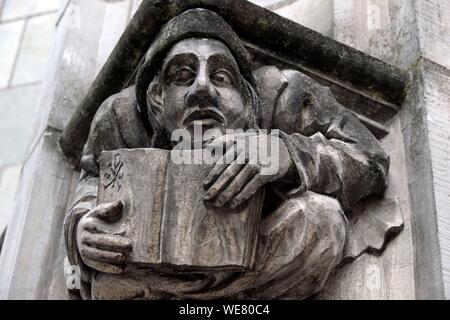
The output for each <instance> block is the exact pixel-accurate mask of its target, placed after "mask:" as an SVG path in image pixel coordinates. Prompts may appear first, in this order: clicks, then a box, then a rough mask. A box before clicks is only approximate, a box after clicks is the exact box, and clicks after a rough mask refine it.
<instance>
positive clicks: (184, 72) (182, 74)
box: [173, 67, 195, 84]
mask: <svg viewBox="0 0 450 320" xmlns="http://www.w3.org/2000/svg"><path fill="white" fill-rule="evenodd" d="M194 79H195V71H194V70H192V69H191V68H189V67H182V68H180V69H178V70H176V71H175V73H174V75H173V81H174V82H175V83H177V84H190V83H192V82H193V81H194Z"/></svg>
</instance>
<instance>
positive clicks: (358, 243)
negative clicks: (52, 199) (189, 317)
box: [64, 9, 403, 299]
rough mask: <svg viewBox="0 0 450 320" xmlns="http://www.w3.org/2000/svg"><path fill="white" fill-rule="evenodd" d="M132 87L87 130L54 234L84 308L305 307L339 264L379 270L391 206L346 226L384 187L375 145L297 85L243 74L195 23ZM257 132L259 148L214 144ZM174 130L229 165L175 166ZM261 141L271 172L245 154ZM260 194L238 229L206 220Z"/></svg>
mask: <svg viewBox="0 0 450 320" xmlns="http://www.w3.org/2000/svg"><path fill="white" fill-rule="evenodd" d="M194 36H195V37H194ZM219 40H220V41H219ZM135 79H136V80H135V81H136V84H135V88H134V87H130V88H127V89H125V90H123V91H121V92H120V93H119V94H116V95H113V96H111V97H110V98H108V99H107V100H106V101H105V102H104V103H103V104H102V106H101V107H100V109H99V110H98V112H97V113H96V115H95V118H94V121H93V123H92V126H91V131H90V134H89V139H88V141H87V143H86V145H85V147H84V152H83V157H82V159H81V168H82V174H81V176H80V182H79V184H78V188H77V191H76V193H75V202H74V204H73V205H72V206H71V207H70V209H69V212H68V214H67V217H66V219H65V224H64V227H65V228H64V231H65V236H66V241H67V249H68V257H69V261H70V263H71V264H72V265H76V266H77V267H78V268H79V269H80V270H81V280H82V288H81V290H80V293H81V295H82V297H83V298H95V299H108V298H117V299H132V298H146V299H160V298H167V297H173V298H193V299H202V298H203V299H204V298H207V299H213V298H225V297H227V298H230V297H231V298H233V297H234V298H298V299H300V298H307V297H310V296H311V295H313V294H315V293H317V292H319V291H320V290H321V289H322V288H323V286H324V284H325V282H326V281H327V279H328V277H329V274H330V272H331V271H332V270H333V269H334V268H335V267H336V266H337V265H338V264H340V263H341V264H343V263H347V262H349V261H350V260H352V259H355V258H357V257H359V256H360V255H361V254H363V253H365V252H372V253H377V254H381V253H382V251H383V249H384V248H385V247H386V243H387V240H388V239H389V238H390V237H391V236H392V235H395V234H397V233H398V232H399V231H400V230H401V228H402V226H403V220H402V218H401V216H400V214H399V213H400V211H399V210H398V209H397V208H398V202H397V199H393V200H392V201H386V204H385V205H382V204H378V206H377V205H374V206H369V207H367V210H362V209H361V210H357V204H359V203H360V202H361V201H362V200H365V199H367V198H370V197H379V196H381V195H382V194H383V192H384V190H385V188H386V184H387V180H386V179H387V175H388V170H389V158H388V157H387V155H386V153H385V152H384V151H383V149H382V148H381V146H380V144H379V142H378V141H377V140H376V139H375V137H374V136H373V135H372V134H371V133H370V132H369V131H368V129H367V128H365V127H364V126H363V125H362V124H361V122H360V121H359V120H358V119H357V117H355V116H354V115H353V114H352V113H351V112H350V111H348V110H346V109H344V108H343V107H342V106H341V105H340V104H339V103H338V102H337V101H336V100H335V98H334V97H333V95H332V94H331V91H330V90H329V89H328V88H326V87H323V86H320V85H319V84H318V83H316V82H315V81H314V80H312V79H311V78H309V77H307V76H306V75H304V74H302V73H301V72H299V71H297V70H280V69H278V68H277V67H275V66H265V67H261V68H260V69H258V70H256V71H255V72H252V56H251V55H250V54H249V52H248V51H247V50H246V48H245V46H244V44H243V43H242V41H241V40H240V39H239V37H238V36H237V35H236V34H235V33H234V31H233V30H232V29H231V27H230V25H228V24H227V23H226V22H225V21H224V20H223V19H222V18H221V17H220V16H219V15H217V13H214V12H213V11H210V10H205V9H193V10H188V11H185V12H183V13H181V14H180V15H178V16H176V17H175V18H173V19H171V20H170V21H169V22H168V23H167V24H166V25H165V26H164V27H163V28H162V30H161V32H160V33H159V34H158V36H157V37H156V38H155V40H154V42H153V43H152V44H151V46H150V48H149V49H148V52H147V54H146V55H145V60H144V61H143V63H142V64H141V65H140V66H139V69H138V71H137V75H136V77H135ZM94 87H95V84H94ZM260 96H261V97H262V99H261V100H260V98H259V97H260ZM259 102H261V103H259ZM259 128H260V129H269V130H272V132H271V133H270V134H267V132H266V133H263V132H261V131H259V132H258V133H256V132H254V133H246V134H243V133H241V134H237V133H230V132H228V131H227V130H229V129H234V130H241V131H242V132H243V130H245V129H259ZM206 129H210V130H215V131H214V132H215V133H214V135H213V136H212V137H209V138H208V137H207V136H204V135H203V134H202V132H204V130H206ZM180 130H181V131H182V132H183V135H182V136H183V137H185V136H186V135H189V137H190V138H191V139H193V141H194V145H195V142H197V143H198V142H200V147H199V148H196V149H199V150H196V151H197V152H201V153H203V151H202V150H201V149H202V146H203V145H204V144H207V146H206V149H207V148H210V147H212V146H216V147H219V146H220V147H221V148H223V144H224V143H225V142H226V141H227V140H229V139H231V141H233V143H232V144H231V145H230V144H229V143H228V144H227V147H226V150H227V155H228V158H227V155H224V156H223V153H222V154H221V156H220V157H219V158H218V159H216V160H215V161H214V163H212V164H209V167H208V166H206V167H205V166H203V167H201V166H193V163H192V162H187V163H183V165H172V163H171V162H170V161H168V160H167V158H168V157H169V155H170V156H171V157H172V159H173V152H170V150H172V149H177V148H178V147H179V146H178V145H177V143H178V142H180V141H178V139H176V140H172V139H171V136H172V135H173V134H177V132H178V134H180V133H181V132H179V131H180ZM197 130H200V132H201V133H200V134H198V133H196V132H197ZM278 130H279V131H278ZM276 133H278V135H276ZM262 137H266V139H267V140H268V141H271V146H272V143H274V142H276V147H271V149H272V150H273V151H272V152H273V154H272V157H274V156H275V161H277V163H276V170H274V171H270V172H266V171H264V166H263V165H262V163H261V162H259V161H258V162H256V163H253V162H250V161H251V159H252V155H254V152H258V149H256V151H255V150H254V149H250V150H248V149H247V148H248V146H249V145H252V146H257V145H258V143H257V140H255V139H260V138H262ZM181 142H183V141H181ZM242 142H244V143H242ZM185 143H186V142H185ZM148 146H150V147H151V148H153V149H142V148H146V147H148ZM230 146H233V148H230ZM234 147H236V148H234ZM266 147H267V146H266ZM184 148H187V149H189V150H191V149H192V148H193V146H192V141H190V142H188V144H187V146H186V145H185V146H184ZM120 149H140V150H131V151H130V150H128V151H126V150H120ZM252 150H253V151H252ZM230 155H233V157H232V159H231V161H230V160H227V159H229V156H230ZM222 156H223V158H222ZM152 157H154V158H152ZM194 158H195V157H194ZM241 158H242V159H241ZM235 159H236V160H235ZM217 160H219V161H218V162H217V163H216V161H217ZM238 160H240V161H243V162H242V163H240V162H238ZM142 162H144V165H143V164H141V163H142ZM148 163H150V164H151V167H148ZM202 163H203V162H202ZM189 165H190V166H189ZM99 166H100V168H99ZM130 166H131V167H130ZM202 168H203V170H202ZM206 168H209V169H206ZM205 170H208V172H206V171H205ZM193 172H196V173H195V174H193ZM136 173H138V174H136ZM161 175H162V177H161ZM192 175H193V176H192ZM199 179H200V180H199ZM147 180H151V181H152V182H151V183H150V184H149V183H148V182H146V181H147ZM175 181H176V182H178V183H180V185H176V184H174V183H175ZM189 181H190V182H189ZM143 186H144V187H143ZM97 188H99V189H97ZM108 188H109V189H108ZM113 188H116V189H117V190H115V189H114V190H113ZM147 188H150V191H148V190H147ZM186 188H188V189H186ZM264 189H266V191H267V192H268V193H269V195H267V196H266V197H265V199H264V201H263V202H261V201H259V202H258V201H257V199H258V197H257V198H256V200H255V203H253V200H252V201H251V202H250V204H249V205H248V210H247V209H245V210H244V209H242V210H243V211H242V212H241V213H240V214H239V219H241V220H242V221H234V220H233V219H237V216H235V217H233V216H231V217H229V218H225V217H221V218H220V217H217V218H213V217H211V216H214V215H221V214H225V215H233V214H235V213H236V212H235V210H237V208H239V207H240V206H241V205H243V204H244V203H246V201H247V200H248V199H249V198H251V197H252V196H256V194H257V191H258V190H260V191H262V190H264ZM97 190H98V191H97ZM146 192H147V193H149V194H151V196H146V195H145V193H146ZM262 204H264V205H263V207H264V208H265V211H264V217H263V219H262V222H261V231H260V233H259V234H258V233H257V231H256V230H258V224H259V218H258V217H259V214H256V212H257V207H258V206H260V205H262ZM210 208H214V209H215V210H212V209H210ZM245 208H246V207H245ZM210 210H211V212H210ZM149 211H150V212H151V213H150V214H149V213H148V212H149ZM344 212H345V216H344ZM372 215H375V216H372ZM208 217H209V218H208ZM346 219H348V221H349V225H347V224H346V223H345V221H347V220H346ZM232 221H234V222H233V223H231V222H232ZM249 226H252V228H249ZM233 228H235V229H234V231H231V230H233ZM171 232H173V236H171ZM211 232H212V234H211ZM185 235H189V237H191V239H186V240H182V239H183V238H184V236H185ZM257 235H258V237H257V238H258V242H257V243H258V245H257V249H255V248H256V245H255V241H256V240H255V241H253V240H252V239H256V236H257ZM155 237H156V238H155ZM245 237H248V238H247V241H244V239H245ZM224 243H228V244H226V245H224ZM143 244H144V245H143ZM346 247H347V248H346ZM155 248H156V249H155ZM252 248H253V249H252ZM255 250H257V251H255ZM254 252H257V253H256V255H254ZM253 259H255V260H254V262H253ZM136 265H138V266H139V267H140V268H136V267H135V266H136ZM154 268H157V271H158V272H163V273H164V274H165V276H164V277H161V275H159V274H158V272H155V270H154ZM239 268H241V269H242V270H241V271H243V270H244V271H245V272H241V273H236V272H235V271H236V270H239ZM218 270H220V271H221V272H220V273H217V271H218ZM214 271H215V272H214ZM180 272H182V273H187V274H189V275H190V277H188V278H182V279H180V278H179V273H180ZM211 280H212V281H211ZM205 281H206V282H205ZM89 288H91V289H89Z"/></svg>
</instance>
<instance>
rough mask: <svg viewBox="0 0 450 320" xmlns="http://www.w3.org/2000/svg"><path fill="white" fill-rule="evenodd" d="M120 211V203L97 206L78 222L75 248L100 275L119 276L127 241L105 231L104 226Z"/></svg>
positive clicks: (116, 217)
mask: <svg viewBox="0 0 450 320" xmlns="http://www.w3.org/2000/svg"><path fill="white" fill-rule="evenodd" d="M122 210H123V203H122V201H116V202H113V203H106V204H101V205H99V206H97V207H96V208H94V209H92V210H91V211H90V212H89V213H87V214H86V215H85V216H83V217H82V218H81V219H80V222H79V224H78V228H77V247H78V251H79V253H80V255H81V259H82V260H83V262H84V263H85V264H86V265H87V266H89V267H91V268H92V269H95V270H97V271H100V272H105V273H121V272H122V271H123V264H124V263H125V261H126V258H127V255H128V254H129V253H130V252H131V250H132V247H131V241H130V240H129V239H127V238H125V237H124V236H123V233H124V232H122V233H120V234H117V232H114V233H113V232H111V231H108V229H110V228H108V223H112V222H115V221H117V220H118V219H119V218H120V217H121V215H122Z"/></svg>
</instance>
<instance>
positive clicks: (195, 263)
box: [98, 149, 264, 272]
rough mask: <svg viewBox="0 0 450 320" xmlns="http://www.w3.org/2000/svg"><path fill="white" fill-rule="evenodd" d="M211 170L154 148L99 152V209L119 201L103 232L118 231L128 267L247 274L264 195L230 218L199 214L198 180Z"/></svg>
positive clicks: (214, 212)
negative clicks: (120, 210)
mask: <svg viewBox="0 0 450 320" xmlns="http://www.w3.org/2000/svg"><path fill="white" fill-rule="evenodd" d="M201 152H202V150H194V151H184V156H186V153H188V154H191V155H192V157H196V156H200V157H201ZM192 159H193V158H192ZM197 159H198V158H197ZM200 159H201V158H200ZM213 166H214V165H212V164H185V163H182V164H175V163H174V162H173V161H172V160H171V157H170V151H167V150H160V149H132V150H126V149H123V150H117V151H107V152H103V153H102V155H101V158H100V182H99V190H98V191H99V192H98V195H99V203H105V202H113V201H116V200H119V199H120V200H122V201H123V202H124V204H125V207H124V215H123V217H122V218H121V220H120V221H118V222H116V223H114V224H111V225H110V227H111V228H117V230H120V229H121V228H122V229H123V226H124V225H125V226H126V227H125V229H126V231H125V233H126V236H127V237H129V238H131V239H132V240H133V252H132V253H131V257H130V259H131V262H134V263H135V264H137V265H139V266H143V267H155V268H160V267H164V268H165V270H167V268H169V269H170V270H173V271H185V270H186V271H200V272H201V271H214V270H217V271H244V270H248V269H252V268H253V264H254V260H255V251H256V246H257V236H258V231H259V224H260V219H261V210H262V203H263V193H264V192H258V193H257V194H255V195H254V196H253V198H252V199H250V200H249V201H248V202H247V203H246V204H244V205H243V206H242V207H240V208H237V209H236V210H234V211H231V210H230V209H217V208H211V207H207V206H206V205H205V202H204V201H203V195H204V193H205V190H204V189H203V180H204V179H205V178H206V177H207V176H208V174H209V172H210V170H211V169H212V168H213Z"/></svg>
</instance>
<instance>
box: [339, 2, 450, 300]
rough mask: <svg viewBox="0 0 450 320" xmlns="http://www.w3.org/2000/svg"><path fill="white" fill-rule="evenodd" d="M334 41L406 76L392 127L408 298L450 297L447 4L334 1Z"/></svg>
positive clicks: (449, 6)
mask: <svg viewBox="0 0 450 320" xmlns="http://www.w3.org/2000/svg"><path fill="white" fill-rule="evenodd" d="M334 8H335V29H334V35H335V38H336V39H337V40H339V41H341V42H344V43H346V44H348V45H351V46H353V47H355V48H357V49H360V50H362V51H364V52H366V53H369V54H371V55H373V56H375V57H378V58H380V59H382V60H384V61H386V62H388V63H391V64H394V65H397V66H399V67H401V68H403V69H405V70H408V71H410V73H411V76H412V79H413V81H412V85H411V88H410V90H409V98H408V99H407V101H406V103H405V105H404V106H403V109H402V111H401V112H400V114H399V119H397V121H399V125H400V129H401V133H402V141H400V142H401V145H402V146H403V153H404V166H405V167H406V169H407V186H408V193H409V197H408V198H409V200H408V203H409V204H408V205H409V207H410V211H409V214H410V223H411V230H410V231H409V232H410V234H411V239H412V246H413V252H414V260H413V263H414V290H415V294H414V297H415V298H418V299H440V298H444V297H445V298H447V299H450V272H449V270H450V241H449V239H450V214H449V212H450V211H449V207H450V206H449V204H450V193H449V190H450V178H449V177H450V175H449V172H450V156H449V151H448V150H450V145H449V141H450V130H449V127H450V112H449V110H450V109H449V106H450V70H449V67H450V55H449V54H448V53H449V52H450V25H449V23H448V22H449V21H450V4H449V3H448V1H445V0H417V1H400V0H363V1H359V0H358V1H357V0H336V1H335V4H334Z"/></svg>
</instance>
